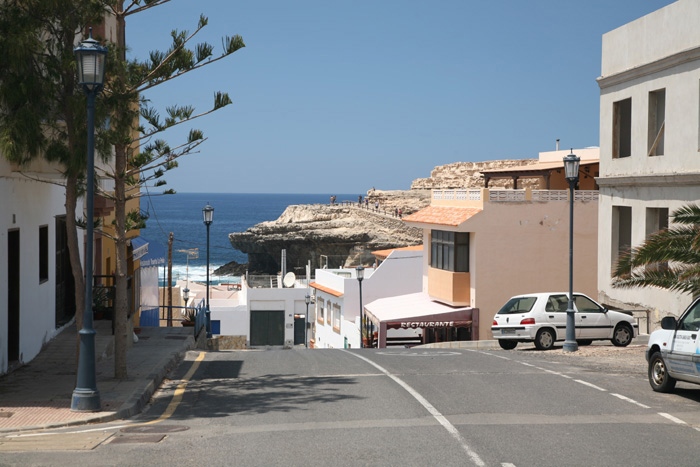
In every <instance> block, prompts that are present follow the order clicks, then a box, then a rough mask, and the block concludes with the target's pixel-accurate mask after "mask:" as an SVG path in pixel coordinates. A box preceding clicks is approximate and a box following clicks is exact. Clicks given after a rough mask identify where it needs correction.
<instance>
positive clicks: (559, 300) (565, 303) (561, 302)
mask: <svg viewBox="0 0 700 467" xmlns="http://www.w3.org/2000/svg"><path fill="white" fill-rule="evenodd" d="M568 308H569V297H568V295H550V296H549V298H548V299H547V304H546V305H545V307H544V311H548V312H550V313H551V312H560V313H566V310H567V309H568Z"/></svg>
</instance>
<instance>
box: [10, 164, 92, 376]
mask: <svg viewBox="0 0 700 467" xmlns="http://www.w3.org/2000/svg"><path fill="white" fill-rule="evenodd" d="M54 181H56V180H54ZM0 199H1V200H2V203H0V374H2V373H5V372H6V371H7V369H8V354H7V345H8V256H7V248H8V231H9V230H14V229H18V230H19V235H20V361H21V362H24V363H27V362H29V361H30V360H32V359H33V358H34V357H35V356H36V355H37V354H38V353H39V351H40V350H41V347H42V345H43V344H44V343H46V342H48V341H49V340H50V339H51V338H53V337H54V336H55V335H56V333H57V330H56V243H55V242H56V219H55V218H56V216H60V215H64V214H65V206H64V204H65V189H63V188H62V187H59V186H56V185H53V184H49V183H42V182H37V181H32V180H29V179H27V178H25V177H23V176H21V175H19V174H15V173H12V171H11V167H10V164H9V163H8V162H7V161H6V160H5V159H4V158H2V155H0ZM78 203H79V206H78V208H79V209H80V208H81V207H82V200H79V201H78ZM42 225H46V226H48V240H49V249H48V254H49V257H48V260H49V268H48V273H49V279H48V280H47V281H44V282H40V281H39V227H40V226H42ZM81 238H82V237H81ZM79 243H80V248H81V253H80V254H81V256H82V254H83V252H82V246H83V242H82V241H81V242H79Z"/></svg>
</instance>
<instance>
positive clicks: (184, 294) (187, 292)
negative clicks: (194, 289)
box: [182, 287, 190, 311]
mask: <svg viewBox="0 0 700 467" xmlns="http://www.w3.org/2000/svg"><path fill="white" fill-rule="evenodd" d="M182 299H183V300H184V301H185V311H187V302H188V301H189V299H190V289H188V288H187V287H185V288H184V289H182Z"/></svg>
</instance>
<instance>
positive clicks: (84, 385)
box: [71, 28, 107, 412]
mask: <svg viewBox="0 0 700 467" xmlns="http://www.w3.org/2000/svg"><path fill="white" fill-rule="evenodd" d="M73 53H75V58H76V61H77V64H78V84H79V85H81V86H82V88H83V91H84V92H85V94H86V95H87V194H86V201H87V219H86V227H85V237H86V239H85V243H86V245H85V308H84V312H83V328H82V329H81V330H80V332H79V334H80V357H79V364H78V376H77V381H76V385H75V389H74V390H73V398H72V400H71V410H72V411H74V412H97V411H99V410H100V407H101V404H100V392H99V391H98V390H97V376H96V371H95V334H96V333H95V329H94V328H93V326H92V281H93V277H92V276H93V272H92V267H93V261H94V257H93V238H94V233H93V224H94V212H93V209H94V204H95V203H94V195H95V182H94V178H95V97H96V96H97V94H98V93H99V92H100V91H101V90H102V85H103V84H104V77H105V61H106V57H107V47H102V46H101V45H100V44H99V42H97V41H96V40H95V39H93V38H92V28H90V37H89V38H88V39H85V40H84V41H82V42H81V43H80V45H79V46H78V47H76V48H75V49H73Z"/></svg>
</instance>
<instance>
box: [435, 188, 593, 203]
mask: <svg viewBox="0 0 700 467" xmlns="http://www.w3.org/2000/svg"><path fill="white" fill-rule="evenodd" d="M527 192H528V190H507V189H502V190H488V193H489V196H488V201H491V202H499V201H529V200H528V199H527ZM574 193H575V194H574V200H575V201H598V191H596V190H576V191H575V192H574ZM433 200H434V201H443V200H445V201H482V199H481V190H480V189H476V190H475V189H466V188H462V189H456V190H433ZM530 200H531V201H568V200H569V190H532V196H531V199H530Z"/></svg>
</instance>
